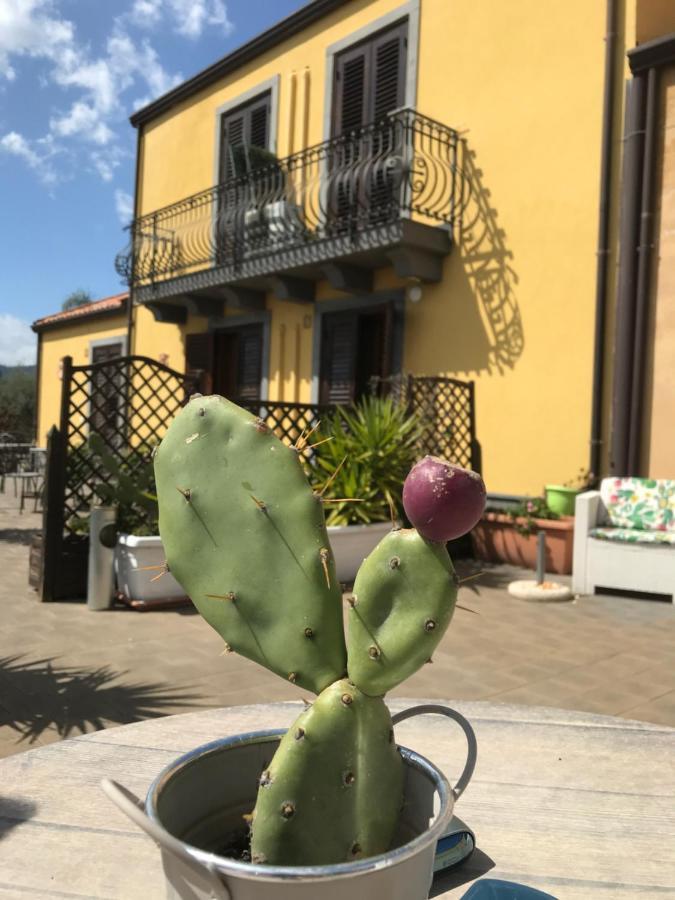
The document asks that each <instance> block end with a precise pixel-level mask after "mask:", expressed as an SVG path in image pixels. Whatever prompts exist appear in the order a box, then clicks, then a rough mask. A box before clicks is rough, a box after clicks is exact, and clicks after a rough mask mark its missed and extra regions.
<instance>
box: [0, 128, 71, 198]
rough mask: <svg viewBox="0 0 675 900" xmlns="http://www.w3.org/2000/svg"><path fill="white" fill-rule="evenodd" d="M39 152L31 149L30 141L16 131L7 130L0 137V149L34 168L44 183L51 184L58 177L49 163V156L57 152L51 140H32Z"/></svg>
mask: <svg viewBox="0 0 675 900" xmlns="http://www.w3.org/2000/svg"><path fill="white" fill-rule="evenodd" d="M33 143H34V145H36V146H37V147H38V148H39V152H38V151H36V150H34V149H33V146H31V142H30V141H28V140H26V138H25V137H24V136H23V135H22V134H19V133H18V132H16V131H9V132H8V133H7V134H5V135H4V136H3V137H1V138H0V151H3V152H4V153H9V154H10V155H11V156H18V157H19V158H20V159H23V161H24V162H25V163H26V164H27V165H28V166H30V168H31V169H34V170H35V172H36V173H37V174H38V176H39V178H40V180H41V181H42V182H43V183H44V184H48V185H53V184H55V183H56V181H58V177H57V174H56V172H55V171H54V168H53V166H52V164H51V161H50V160H51V157H52V156H53V155H54V154H55V153H56V152H58V151H57V150H56V148H55V147H54V146H53V144H52V142H51V141H50V140H48V139H46V138H43V139H42V140H40V141H35V142H33Z"/></svg>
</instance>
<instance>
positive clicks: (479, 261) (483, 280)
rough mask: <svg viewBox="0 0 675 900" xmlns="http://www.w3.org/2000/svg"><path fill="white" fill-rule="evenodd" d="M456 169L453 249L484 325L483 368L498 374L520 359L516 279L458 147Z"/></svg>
mask: <svg viewBox="0 0 675 900" xmlns="http://www.w3.org/2000/svg"><path fill="white" fill-rule="evenodd" d="M462 170H463V177H464V181H465V184H466V185H467V186H468V191H467V195H466V199H465V202H464V204H463V208H462V214H461V227H460V229H459V250H460V253H461V259H462V264H463V267H464V270H465V273H466V276H467V278H468V281H469V285H470V289H471V292H472V294H473V295H474V297H475V298H476V300H477V301H478V302H479V304H480V307H481V309H482V313H483V319H484V322H485V324H486V325H487V334H486V336H485V337H486V340H487V347H486V350H487V367H488V369H490V370H496V371H497V372H499V373H500V374H501V373H503V372H504V371H505V370H506V369H512V368H513V367H514V366H515V364H516V362H517V361H518V359H519V358H520V356H521V354H522V352H523V348H524V344H525V336H524V332H523V323H522V318H521V314H520V308H519V306H518V300H517V297H516V285H517V284H518V274H517V272H516V270H515V269H514V267H513V253H512V252H511V251H510V250H509V248H508V246H507V243H506V233H505V232H504V230H503V229H502V228H500V227H499V221H498V217H497V211H496V210H495V208H494V207H493V206H492V205H491V202H490V200H491V194H490V191H489V189H488V188H487V187H486V186H485V184H484V183H483V171H482V169H480V168H479V167H478V166H477V165H476V153H475V151H474V150H472V149H470V148H469V147H468V146H465V147H464V153H463V157H462Z"/></svg>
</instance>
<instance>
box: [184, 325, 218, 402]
mask: <svg viewBox="0 0 675 900" xmlns="http://www.w3.org/2000/svg"><path fill="white" fill-rule="evenodd" d="M213 349H214V340H213V333H212V332H203V333H202V334H186V335H185V374H186V375H187V381H188V388H187V393H188V394H193V393H199V394H212V393H213V355H214V353H213Z"/></svg>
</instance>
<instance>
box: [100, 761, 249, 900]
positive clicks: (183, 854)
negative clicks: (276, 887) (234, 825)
mask: <svg viewBox="0 0 675 900" xmlns="http://www.w3.org/2000/svg"><path fill="white" fill-rule="evenodd" d="M101 787H102V788H103V791H104V793H105V794H106V796H107V797H108V798H109V799H110V800H112V802H113V803H114V804H115V806H116V807H117V808H118V809H119V810H120V811H121V812H123V813H124V814H125V815H126V816H128V817H129V818H130V819H131V821H132V822H133V823H134V824H135V825H138V827H139V828H141V829H142V830H143V831H145V833H146V834H147V835H149V836H150V837H151V838H152V840H153V841H154V842H155V843H156V844H158V845H159V847H160V849H161V850H162V851H163V852H165V853H168V854H170V855H171V856H173V857H176V858H177V859H178V860H179V861H180V862H181V863H182V865H184V866H187V867H188V868H189V869H190V871H191V872H192V873H193V875H194V877H195V878H197V879H198V880H199V883H200V884H201V885H203V886H204V887H205V888H207V889H208V890H210V892H211V894H210V896H211V897H212V898H213V900H232V895H231V894H230V892H229V891H228V889H227V887H226V886H225V885H224V884H223V882H222V881H221V880H220V878H219V877H218V875H217V873H216V871H215V870H214V868H213V866H211V865H210V864H208V863H201V862H198V861H197V860H196V859H194V857H192V856H191V855H190V854H189V853H188V851H187V850H186V849H185V845H184V844H183V843H182V842H181V841H179V840H177V839H176V838H175V837H174V836H173V835H171V834H169V832H168V831H165V830H164V828H162V827H161V826H160V825H158V824H157V823H156V822H153V821H152V819H151V818H149V816H147V815H146V813H145V811H144V807H143V802H142V801H141V800H139V799H138V797H137V796H136V795H135V794H134V793H133V792H132V791H130V790H129V789H128V788H125V787H123V785H121V784H118V783H117V782H116V781H113V780H112V779H110V778H104V779H103V780H102V781H101Z"/></svg>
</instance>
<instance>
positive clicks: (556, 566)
mask: <svg viewBox="0 0 675 900" xmlns="http://www.w3.org/2000/svg"><path fill="white" fill-rule="evenodd" d="M525 521H526V520H525V519H517V520H516V522H517V523H518V524H520V525H524V524H525ZM533 521H534V523H535V531H534V532H533V533H532V534H528V535H523V534H520V533H519V532H518V531H517V530H516V522H514V521H513V519H512V518H511V517H510V516H506V515H503V514H501V513H485V515H484V516H483V518H482V519H481V520H480V522H479V523H478V525H476V527H475V528H474V529H473V531H472V532H471V541H472V543H473V550H474V554H475V555H476V557H477V558H478V559H484V560H487V561H489V562H501V563H509V564H510V565H512V566H522V567H523V568H525V569H535V568H536V566H537V531H538V530H541V531H543V532H544V533H545V535H546V563H545V568H546V571H547V572H550V573H552V574H555V575H570V574H571V572H572V551H573V546H574V518H573V517H572V516H563V517H562V518H560V519H534V520H533Z"/></svg>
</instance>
